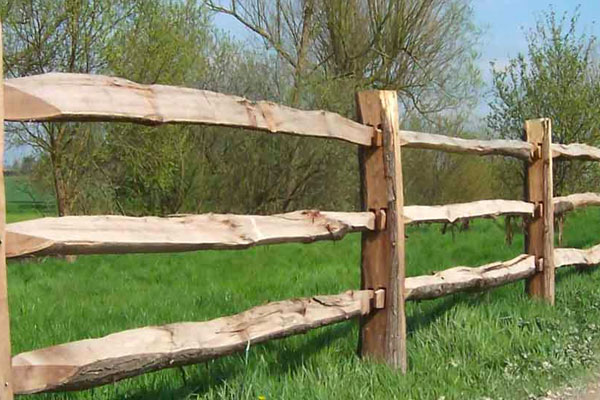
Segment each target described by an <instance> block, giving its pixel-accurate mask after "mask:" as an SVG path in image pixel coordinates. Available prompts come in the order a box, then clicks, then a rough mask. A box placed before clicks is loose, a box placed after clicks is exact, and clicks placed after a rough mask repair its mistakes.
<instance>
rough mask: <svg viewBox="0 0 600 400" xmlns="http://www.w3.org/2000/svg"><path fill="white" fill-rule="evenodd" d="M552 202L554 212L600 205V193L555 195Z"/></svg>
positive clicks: (560, 212)
mask: <svg viewBox="0 0 600 400" xmlns="http://www.w3.org/2000/svg"><path fill="white" fill-rule="evenodd" d="M553 202H554V214H562V213H565V212H567V211H573V210H574V209H576V208H580V207H587V206H600V193H576V194H571V195H568V196H562V197H555V198H554V200H553Z"/></svg>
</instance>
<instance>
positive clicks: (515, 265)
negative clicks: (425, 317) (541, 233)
mask: <svg viewBox="0 0 600 400" xmlns="http://www.w3.org/2000/svg"><path fill="white" fill-rule="evenodd" d="M534 273H535V257H534V256H530V255H526V254H522V255H520V256H518V257H516V258H514V259H512V260H510V261H505V262H494V263H491V264H486V265H483V266H481V267H476V268H469V267H454V268H449V269H447V270H444V271H441V272H437V273H435V274H433V275H424V276H414V277H408V278H406V285H405V286H406V300H423V299H434V298H437V297H442V296H446V295H449V294H452V293H457V292H463V291H466V290H484V289H489V288H493V287H496V286H501V285H505V284H507V283H510V282H514V281H518V280H520V279H524V278H527V277H530V276H532V275H533V274H534Z"/></svg>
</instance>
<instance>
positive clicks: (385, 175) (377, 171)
mask: <svg viewBox="0 0 600 400" xmlns="http://www.w3.org/2000/svg"><path fill="white" fill-rule="evenodd" d="M356 102H357V109H358V117H359V119H360V121H361V122H363V123H365V124H368V125H371V126H373V127H381V132H382V135H381V142H379V141H378V140H376V141H375V143H374V146H371V147H362V148H360V153H359V162H360V171H361V194H362V206H363V210H371V211H375V212H376V213H377V215H379V216H381V217H383V216H385V220H386V226H385V229H384V230H376V231H373V232H371V231H367V232H364V233H363V235H362V248H361V288H362V289H378V288H383V289H385V292H386V302H385V304H386V306H385V308H384V309H382V310H379V311H377V312H374V313H373V314H371V315H369V316H367V317H363V318H361V321H360V325H361V328H360V338H359V346H358V350H359V353H360V355H361V356H363V357H369V358H371V359H375V360H380V361H384V362H385V363H386V364H387V365H389V366H391V367H392V368H399V369H400V370H401V371H402V372H405V371H406V316H405V312H404V276H405V260H404V258H405V257H404V216H403V213H404V211H403V208H404V196H403V190H402V163H401V156H400V145H401V142H400V137H399V123H400V117H399V115H398V98H397V94H396V92H393V91H385V90H371V91H365V92H360V93H358V94H357V97H356Z"/></svg>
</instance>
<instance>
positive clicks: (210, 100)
mask: <svg viewBox="0 0 600 400" xmlns="http://www.w3.org/2000/svg"><path fill="white" fill-rule="evenodd" d="M4 87H5V99H6V104H5V110H6V120H8V121H60V120H62V121H73V120H79V121H115V120H116V121H129V122H138V123H145V124H163V123H192V124H208V125H223V126H232V127H240V128H247V129H255V130H261V131H266V132H273V133H287V134H292V135H303V136H316V137H325V138H335V139H341V140H344V141H347V142H351V143H357V144H362V145H370V144H371V141H372V137H373V128H370V127H367V126H364V125H361V124H359V123H357V122H354V121H352V120H350V119H347V118H344V117H342V116H340V115H339V114H335V113H332V112H327V111H303V110H297V109H293V108H290V107H285V106H282V105H279V104H275V103H271V102H268V101H258V102H252V101H249V100H246V99H244V98H242V97H237V96H231V95H225V94H221V93H215V92H211V91H208V90H197V89H189V88H182V87H174V86H164V85H141V84H138V83H135V82H131V81H128V80H126V79H121V78H112V77H108V76H102V75H86V74H67V73H49V74H44V75H35V76H28V77H24V78H16V79H7V80H6V81H5V83H4Z"/></svg>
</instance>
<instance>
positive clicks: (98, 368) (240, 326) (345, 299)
mask: <svg viewBox="0 0 600 400" xmlns="http://www.w3.org/2000/svg"><path fill="white" fill-rule="evenodd" d="M384 296H385V294H384V293H383V294H382V295H381V296H379V297H380V298H377V297H376V294H375V292H374V291H372V290H363V291H354V292H353V291H349V292H346V293H342V294H339V295H331V296H315V297H309V298H300V299H293V300H286V301H278V302H274V303H269V304H265V305H262V306H258V307H254V308H252V309H250V310H248V311H245V312H242V313H240V314H237V315H232V316H229V317H222V318H218V319H214V320H211V321H206V322H183V323H176V324H170V325H164V326H151V327H146V328H139V329H132V330H128V331H124V332H119V333H115V334H112V335H108V336H105V337H102V338H98V339H87V340H81V341H77V342H71V343H66V344H62V345H58V346H53V347H48V348H45V349H39V350H34V351H31V352H27V353H21V354H18V355H16V356H14V357H13V359H12V365H13V380H14V389H15V393H18V394H27V393H40V392H48V391H63V390H80V389H86V388H91V387H95V386H99V385H103V384H107V383H112V382H116V381H118V380H121V379H124V378H128V377H132V376H136V375H140V374H143V373H146V372H150V371H156V370H159V369H164V368H171V367H175V366H179V365H187V364H195V363H199V362H203V361H207V360H211V359H214V358H217V357H221V356H225V355H228V354H231V353H234V352H237V351H242V350H244V349H246V348H248V347H249V346H253V345H255V344H258V343H262V342H265V341H268V340H272V339H279V338H283V337H286V336H290V335H296V334H299V333H304V332H307V331H308V330H310V329H314V328H319V327H321V326H324V325H330V324H334V323H337V322H341V321H345V320H348V319H350V318H352V317H356V316H359V315H366V314H368V313H369V312H370V310H371V304H373V307H375V306H376V305H378V304H379V305H381V301H382V299H383V298H384ZM371 299H373V300H371Z"/></svg>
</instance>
